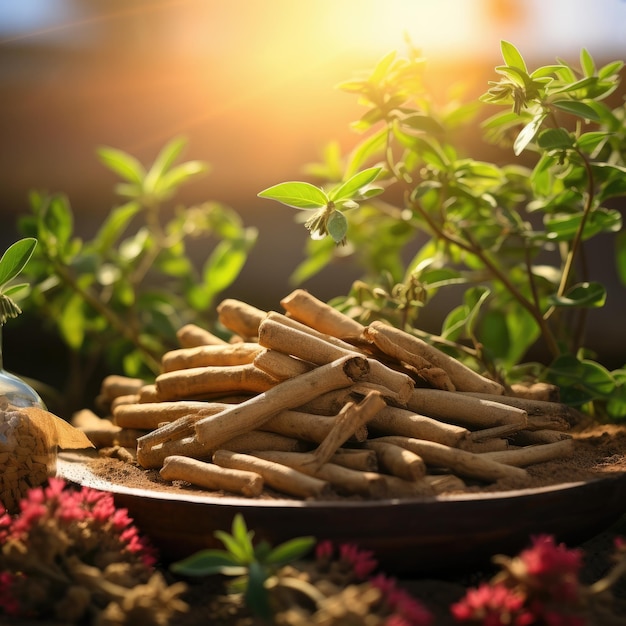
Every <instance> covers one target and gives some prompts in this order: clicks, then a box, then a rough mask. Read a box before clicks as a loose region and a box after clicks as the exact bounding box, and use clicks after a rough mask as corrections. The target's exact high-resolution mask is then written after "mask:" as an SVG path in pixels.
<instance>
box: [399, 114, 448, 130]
mask: <svg viewBox="0 0 626 626" xmlns="http://www.w3.org/2000/svg"><path fill="white" fill-rule="evenodd" d="M400 124H401V125H402V126H403V127H408V128H410V129H411V130H417V131H422V132H425V133H429V134H431V135H443V133H444V132H445V128H444V127H443V126H442V125H441V124H440V123H439V122H438V121H437V120H436V119H435V118H434V117H432V116H430V115H424V114H423V113H413V114H411V115H407V116H406V117H404V118H402V120H400Z"/></svg>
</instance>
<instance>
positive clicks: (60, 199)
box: [41, 195, 74, 261]
mask: <svg viewBox="0 0 626 626" xmlns="http://www.w3.org/2000/svg"><path fill="white" fill-rule="evenodd" d="M41 217H42V225H43V226H44V227H45V243H46V244H47V246H48V248H50V250H51V252H52V253H53V254H54V255H58V256H59V257H61V259H62V260H64V261H66V260H67V259H66V258H65V252H66V249H67V247H68V244H69V242H70V238H71V237H72V233H73V231H74V215H73V214H72V210H71V209H70V205H69V202H68V201H67V198H65V196H59V195H55V196H53V197H52V198H50V200H49V202H48V203H47V205H46V206H45V209H44V211H43V214H42V216H41ZM42 236H43V234H42Z"/></svg>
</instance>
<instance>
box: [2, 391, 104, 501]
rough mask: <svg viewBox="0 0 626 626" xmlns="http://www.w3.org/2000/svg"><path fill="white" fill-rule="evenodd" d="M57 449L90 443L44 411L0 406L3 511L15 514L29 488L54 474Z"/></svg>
mask: <svg viewBox="0 0 626 626" xmlns="http://www.w3.org/2000/svg"><path fill="white" fill-rule="evenodd" d="M57 447H61V448H92V447H93V444H92V443H91V442H90V441H89V439H88V438H87V437H86V436H85V435H84V434H83V433H82V432H80V431H79V430H77V429H75V428H74V427H73V426H71V425H70V424H68V423H67V422H66V421H65V420H63V419H61V418H59V417H57V416H56V415H53V414H52V413H49V412H48V411H45V410H43V409H40V408H36V407H27V408H25V407H14V406H12V405H10V404H8V403H4V404H0V503H1V504H2V505H4V507H5V508H6V510H7V511H9V512H10V513H13V512H15V511H16V510H17V507H18V503H19V501H20V500H21V499H22V498H23V497H24V496H25V495H26V493H27V491H28V490H29V489H31V488H32V487H37V486H38V485H41V484H42V483H44V482H45V481H46V480H47V479H48V477H49V476H53V475H54V474H55V472H56V455H57Z"/></svg>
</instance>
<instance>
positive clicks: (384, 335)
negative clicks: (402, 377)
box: [364, 324, 455, 391]
mask: <svg viewBox="0 0 626 626" xmlns="http://www.w3.org/2000/svg"><path fill="white" fill-rule="evenodd" d="M364 335H365V338H366V339H368V340H369V341H371V342H372V343H373V344H374V345H375V346H376V347H377V348H378V349H379V350H380V351H381V352H384V353H385V354H386V355H387V356H390V357H391V358H393V359H395V360H396V361H398V363H406V364H407V365H409V366H410V367H412V368H413V369H414V370H415V373H416V374H417V375H418V376H420V378H422V379H423V380H425V381H426V382H427V383H428V384H430V385H432V386H433V387H435V388H436V389H444V390H446V391H454V389H455V386H454V383H453V382H452V381H451V380H450V377H449V376H448V373H447V372H446V371H445V370H443V369H442V368H441V367H435V366H434V365H433V364H432V363H431V362H430V361H428V360H427V359H425V358H424V357H423V356H421V355H419V354H415V353H412V352H409V350H408V349H406V348H405V347H404V345H403V344H401V343H400V341H401V338H396V337H392V336H390V335H391V332H381V331H380V329H379V328H377V327H376V326H374V325H373V324H370V326H368V327H367V328H366V329H365V333H364Z"/></svg>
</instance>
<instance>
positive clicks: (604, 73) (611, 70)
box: [598, 61, 624, 80]
mask: <svg viewBox="0 0 626 626" xmlns="http://www.w3.org/2000/svg"><path fill="white" fill-rule="evenodd" d="M623 67H624V61H611V62H610V63H607V64H606V65H604V66H602V67H601V68H600V69H599V70H598V78H599V79H600V80H604V79H606V78H609V77H611V76H614V75H615V74H619V72H621V71H622V68H623Z"/></svg>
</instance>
